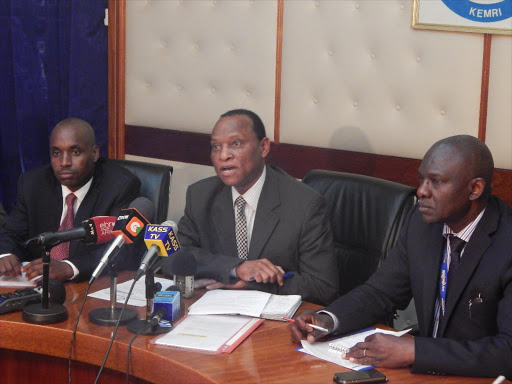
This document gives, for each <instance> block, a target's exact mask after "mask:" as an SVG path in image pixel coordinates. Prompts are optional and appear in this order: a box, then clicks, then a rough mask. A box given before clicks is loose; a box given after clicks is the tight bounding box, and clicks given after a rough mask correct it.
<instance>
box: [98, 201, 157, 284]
mask: <svg viewBox="0 0 512 384" xmlns="http://www.w3.org/2000/svg"><path fill="white" fill-rule="evenodd" d="M130 206H131V208H127V209H122V210H121V213H120V214H119V216H118V217H117V220H116V222H115V224H114V229H113V231H112V234H113V235H114V236H116V237H115V239H114V241H113V242H112V244H110V247H108V249H107V250H106V251H105V253H104V254H103V256H102V258H101V260H100V262H99V264H98V266H97V267H96V269H95V270H94V272H93V273H92V276H91V279H90V280H89V284H92V283H93V282H94V280H96V278H97V277H98V276H99V275H100V274H101V272H102V271H103V269H104V268H105V266H106V265H107V263H108V261H109V259H110V258H114V257H116V256H117V254H118V253H119V251H120V250H121V247H122V246H123V244H124V243H128V244H131V243H133V242H134V240H135V239H136V238H137V237H138V235H139V234H140V233H141V232H142V231H143V229H144V227H145V226H146V225H147V224H149V221H148V220H147V219H146V217H149V218H150V219H152V218H153V215H154V213H155V206H154V204H153V203H152V202H151V201H150V200H149V199H146V198H145V197H137V198H136V199H135V200H133V201H132V202H131V203H130Z"/></svg>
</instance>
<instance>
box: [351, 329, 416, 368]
mask: <svg viewBox="0 0 512 384" xmlns="http://www.w3.org/2000/svg"><path fill="white" fill-rule="evenodd" d="M341 357H342V358H343V359H345V360H350V361H351V362H352V363H355V364H364V365H374V366H376V367H384V368H400V367H406V366H408V365H411V364H413V363H414V339H413V338H412V337H397V336H392V335H384V334H382V333H375V334H373V335H370V336H368V337H367V338H366V339H365V341H364V342H362V343H357V344H356V345H354V346H353V347H352V348H350V349H349V351H348V352H347V353H345V354H343V355H342V356H341Z"/></svg>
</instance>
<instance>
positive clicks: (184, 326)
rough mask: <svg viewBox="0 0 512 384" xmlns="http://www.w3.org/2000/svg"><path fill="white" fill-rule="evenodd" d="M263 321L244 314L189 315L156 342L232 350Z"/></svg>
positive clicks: (223, 351)
mask: <svg viewBox="0 0 512 384" xmlns="http://www.w3.org/2000/svg"><path fill="white" fill-rule="evenodd" d="M262 322H263V320H262V319H255V318H252V317H245V316H226V315H204V316H187V317H186V318H185V319H184V320H183V321H182V322H180V323H179V324H178V325H177V326H176V327H175V328H174V329H173V330H172V331H171V332H169V333H168V334H166V335H164V336H162V337H160V338H158V339H157V340H155V342H154V343H155V344H157V345H165V346H171V347H178V348H187V349H195V350H201V351H209V352H216V353H231V352H232V351H233V350H234V349H235V348H236V347H237V346H238V345H239V344H240V343H241V342H242V341H243V340H244V339H245V338H246V337H247V336H249V335H250V334H251V333H252V332H253V331H254V330H255V329H256V328H258V326H259V325H260V324H261V323H262Z"/></svg>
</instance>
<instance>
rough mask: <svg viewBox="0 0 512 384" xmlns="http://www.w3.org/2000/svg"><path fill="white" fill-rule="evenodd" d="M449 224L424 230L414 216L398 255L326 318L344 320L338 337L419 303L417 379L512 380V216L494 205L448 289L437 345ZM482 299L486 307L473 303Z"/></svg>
mask: <svg viewBox="0 0 512 384" xmlns="http://www.w3.org/2000/svg"><path fill="white" fill-rule="evenodd" d="M442 229H443V224H426V223H424V222H423V220H422V218H421V214H420V213H419V211H418V210H417V208H415V209H414V210H413V212H412V214H411V216H410V219H409V221H408V223H406V225H405V226H404V228H403V229H402V232H401V235H400V238H399V241H398V243H397V245H396V247H395V248H394V249H393V250H392V251H391V253H390V254H389V256H388V258H387V260H386V261H385V262H384V263H383V265H382V266H381V268H380V269H378V270H377V272H375V274H374V275H373V276H372V277H371V278H370V279H369V280H368V281H367V282H366V283H365V284H363V285H362V286H360V287H358V288H356V289H355V290H353V291H352V292H350V293H349V294H347V295H345V296H343V297H341V298H340V299H338V300H336V301H335V302H334V303H332V304H331V305H330V306H329V307H328V308H326V310H328V311H330V312H332V313H334V314H335V315H336V316H338V318H339V321H340V331H341V332H349V331H353V330H356V329H360V328H364V327H366V326H368V325H370V324H372V323H375V322H377V321H380V314H382V313H383V312H388V313H389V312H390V311H392V310H393V309H394V308H398V309H403V308H405V307H406V306H407V303H408V302H409V301H410V299H411V297H414V301H415V304H416V312H417V315H418V322H419V329H420V336H418V337H415V362H414V364H413V366H412V370H413V371H414V372H428V373H437V374H452V375H463V376H489V377H495V376H498V375H500V374H502V375H506V376H507V378H508V379H512V209H511V208H510V207H509V206H508V205H506V204H505V203H503V202H502V201H500V200H499V199H497V198H496V197H491V198H490V200H489V202H488V204H487V208H486V210H485V213H484V215H483V217H482V219H481V221H480V222H479V223H478V226H477V228H476V230H475V232H474V233H473V235H472V237H471V239H470V241H469V243H468V244H467V245H466V248H465V250H464V254H463V255H462V258H461V261H460V265H459V267H458V269H457V275H456V277H455V279H454V280H453V281H451V282H450V281H449V282H448V297H447V307H446V314H445V318H446V322H445V324H444V325H443V326H442V327H441V328H440V329H439V333H438V334H439V335H440V337H438V338H432V337H431V336H432V330H433V326H434V310H435V302H436V298H437V294H438V286H439V275H440V264H441V261H442V260H441V259H442V254H443V247H444V245H445V240H444V237H443V236H442ZM478 295H481V297H482V299H483V303H481V304H473V305H472V306H471V313H470V307H469V302H470V300H472V299H474V298H476V297H477V296H478Z"/></svg>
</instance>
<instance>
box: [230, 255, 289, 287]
mask: <svg viewBox="0 0 512 384" xmlns="http://www.w3.org/2000/svg"><path fill="white" fill-rule="evenodd" d="M236 275H237V276H238V278H239V279H241V280H243V281H250V279H251V278H253V279H254V281H256V282H257V283H275V282H276V281H277V284H279V285H280V286H282V285H283V275H284V271H283V268H281V267H280V266H275V265H274V264H272V262H271V261H270V260H268V259H258V260H250V261H244V262H243V263H241V264H239V265H238V266H237V267H236ZM237 284H238V283H237Z"/></svg>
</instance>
